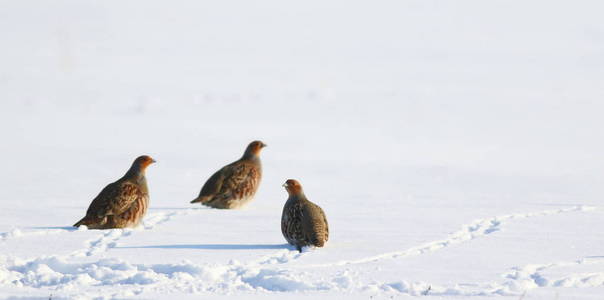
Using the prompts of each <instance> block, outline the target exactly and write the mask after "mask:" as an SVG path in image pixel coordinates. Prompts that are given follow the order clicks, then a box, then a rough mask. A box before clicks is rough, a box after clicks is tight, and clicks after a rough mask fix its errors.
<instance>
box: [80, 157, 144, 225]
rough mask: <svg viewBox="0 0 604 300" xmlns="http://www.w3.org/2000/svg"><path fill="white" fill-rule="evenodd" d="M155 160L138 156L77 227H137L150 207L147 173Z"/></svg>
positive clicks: (97, 198) (92, 206) (91, 206)
mask: <svg viewBox="0 0 604 300" xmlns="http://www.w3.org/2000/svg"><path fill="white" fill-rule="evenodd" d="M153 163H155V160H154V159H153V158H151V157H150V156H147V155H142V156H139V157H137V158H136V159H135V160H134V162H133V163H132V166H131V167H130V169H128V172H126V174H125V175H124V176H123V177H122V178H120V179H118V180H117V181H116V182H113V183H110V184H108V185H107V186H106V187H105V188H104V189H103V190H101V192H100V193H99V195H98V196H96V198H94V199H93V200H92V203H90V206H89V207H88V210H87V211H86V216H85V217H84V218H82V219H81V220H80V221H78V222H77V223H75V224H74V225H73V226H74V227H79V226H82V225H86V226H87V227H88V228H89V229H111V228H126V227H136V226H137V225H138V224H139V223H140V222H141V220H142V219H143V217H144V216H145V213H147V208H148V207H149V189H148V188H147V179H146V178H145V170H146V169H147V167H148V166H149V165H151V164H153Z"/></svg>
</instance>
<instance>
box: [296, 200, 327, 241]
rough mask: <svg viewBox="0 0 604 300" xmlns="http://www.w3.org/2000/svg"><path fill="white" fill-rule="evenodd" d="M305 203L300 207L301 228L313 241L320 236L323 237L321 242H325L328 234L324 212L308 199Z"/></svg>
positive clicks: (319, 238)
mask: <svg viewBox="0 0 604 300" xmlns="http://www.w3.org/2000/svg"><path fill="white" fill-rule="evenodd" d="M306 204H307V205H303V207H302V230H304V232H305V234H306V235H307V237H308V238H310V239H311V241H312V242H313V243H316V241H317V240H321V239H322V237H324V240H322V242H326V241H327V238H328V236H329V228H328V225H327V217H326V216H325V212H323V209H321V207H319V206H318V205H316V204H314V203H312V202H310V201H309V202H307V203H306Z"/></svg>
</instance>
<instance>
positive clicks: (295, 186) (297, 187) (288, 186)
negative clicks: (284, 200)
mask: <svg viewBox="0 0 604 300" xmlns="http://www.w3.org/2000/svg"><path fill="white" fill-rule="evenodd" d="M283 187H284V188H285V190H286V191H287V193H288V194H289V195H290V196H296V195H303V194H304V192H303V191H302V185H301V184H300V183H299V182H298V181H297V180H295V179H288V180H287V181H286V182H285V183H284V184H283Z"/></svg>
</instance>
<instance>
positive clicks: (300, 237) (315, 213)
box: [281, 179, 329, 252]
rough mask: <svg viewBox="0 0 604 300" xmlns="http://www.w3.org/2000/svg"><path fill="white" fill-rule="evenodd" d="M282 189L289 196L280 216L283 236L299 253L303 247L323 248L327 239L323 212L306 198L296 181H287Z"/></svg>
mask: <svg viewBox="0 0 604 300" xmlns="http://www.w3.org/2000/svg"><path fill="white" fill-rule="evenodd" d="M283 187H285V189H286V190H287V193H288V194H289V198H288V199H287V202H285V206H284V207H283V213H282V215H281V232H282V233H283V236H284V237H285V239H286V240H287V242H288V243H290V244H291V245H294V246H296V249H298V251H300V252H301V251H302V247H304V246H315V247H323V245H325V243H326V242H327V239H328V238H329V225H328V224H327V217H326V216H325V212H323V209H321V207H319V206H318V205H316V204H314V203H312V202H310V201H309V200H308V199H307V198H306V196H305V195H304V191H302V185H300V183H299V182H298V181H297V180H294V179H288V180H287V181H286V182H285V184H283Z"/></svg>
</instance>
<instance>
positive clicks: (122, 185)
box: [87, 181, 141, 218]
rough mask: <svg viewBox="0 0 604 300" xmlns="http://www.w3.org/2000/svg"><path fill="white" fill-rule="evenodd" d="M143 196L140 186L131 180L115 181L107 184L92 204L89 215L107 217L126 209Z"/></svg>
mask: <svg viewBox="0 0 604 300" xmlns="http://www.w3.org/2000/svg"><path fill="white" fill-rule="evenodd" d="M140 196H141V190H140V188H139V187H138V186H137V185H136V184H134V183H131V182H127V181H126V182H119V181H118V182H114V183H111V184H109V185H107V186H106V187H105V188H104V189H103V190H102V191H101V192H100V193H99V195H98V196H96V198H94V200H92V203H91V204H90V207H89V208H88V212H87V215H94V216H97V217H100V218H102V217H105V216H108V215H119V214H121V213H123V212H124V211H126V210H127V209H128V208H129V207H130V206H131V205H132V203H134V202H135V201H136V199H137V198H138V197H140Z"/></svg>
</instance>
